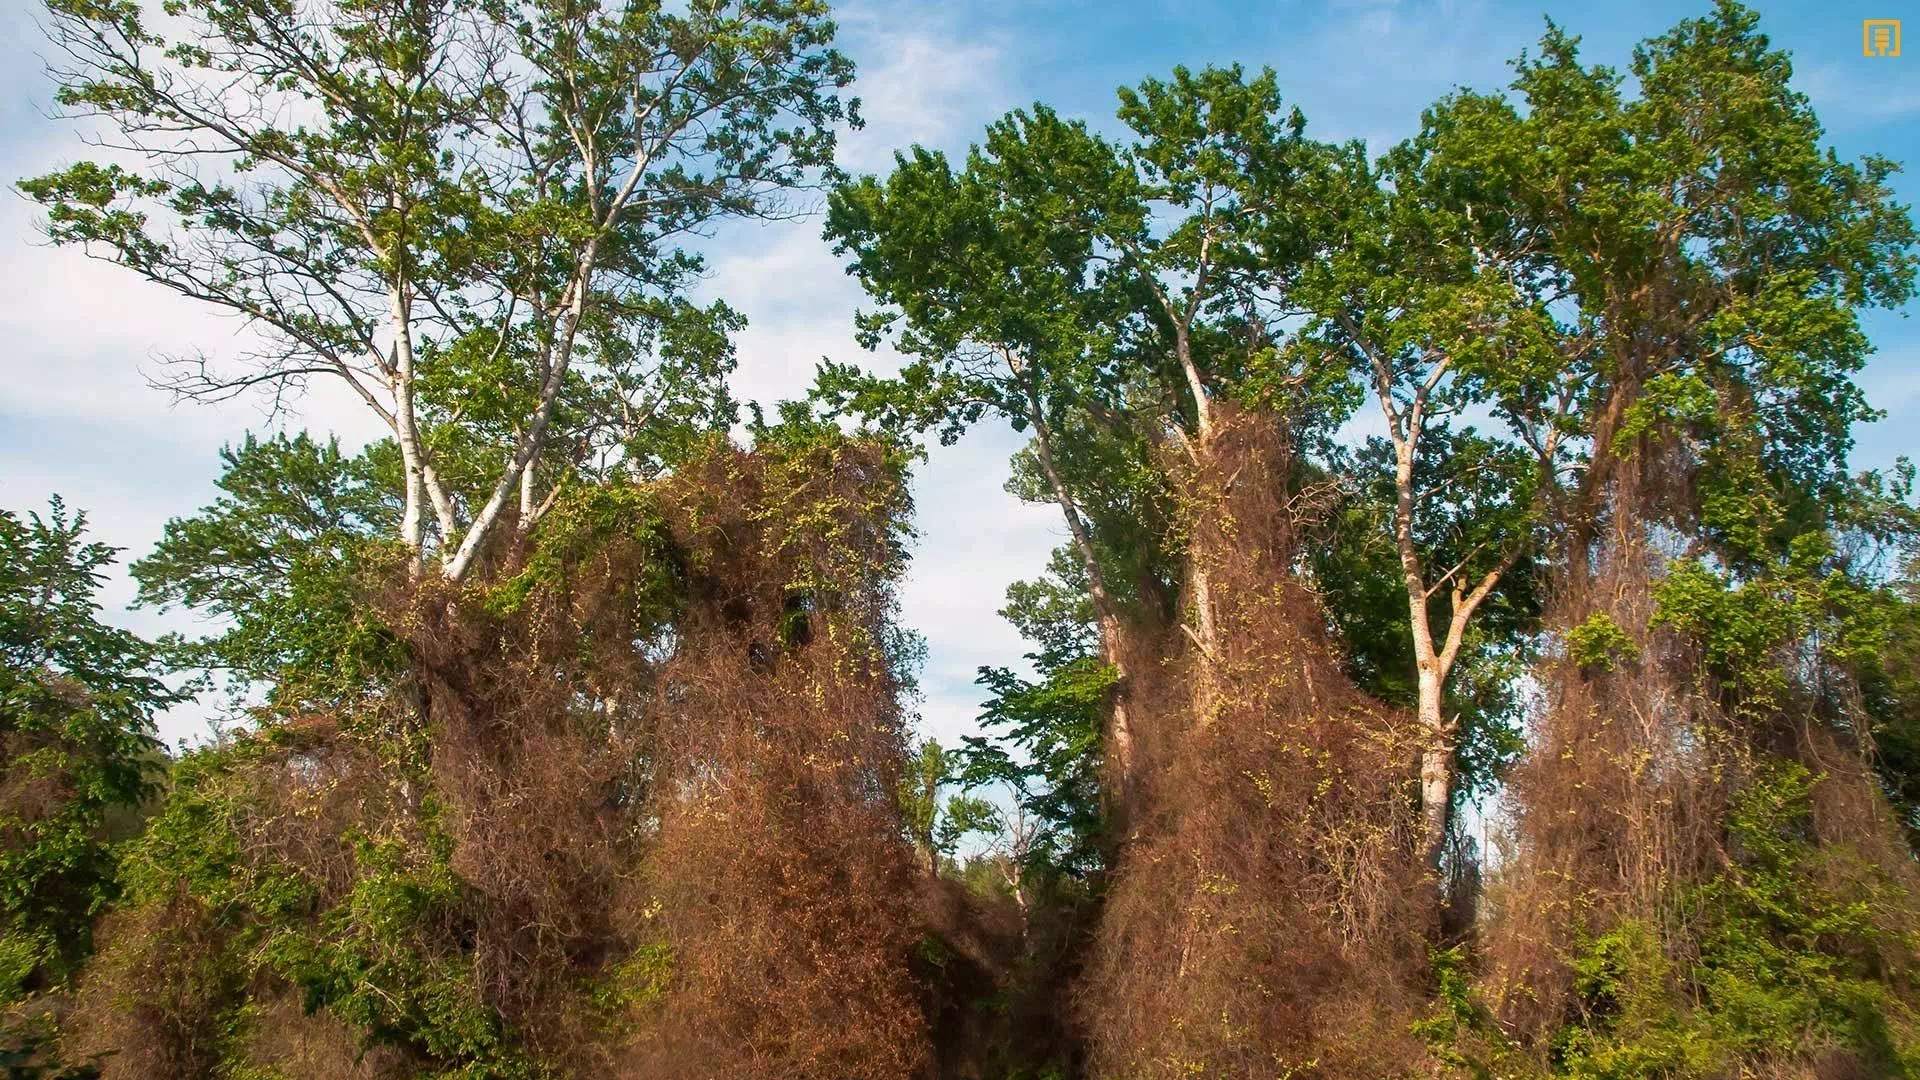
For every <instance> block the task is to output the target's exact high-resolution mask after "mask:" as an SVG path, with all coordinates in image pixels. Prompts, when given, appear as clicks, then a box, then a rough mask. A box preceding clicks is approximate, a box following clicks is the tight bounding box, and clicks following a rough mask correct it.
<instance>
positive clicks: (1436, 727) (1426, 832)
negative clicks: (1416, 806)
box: [1419, 665, 1453, 874]
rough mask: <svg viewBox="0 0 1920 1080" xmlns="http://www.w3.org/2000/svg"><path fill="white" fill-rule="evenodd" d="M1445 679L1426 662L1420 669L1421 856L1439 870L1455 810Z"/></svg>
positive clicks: (1436, 870)
mask: <svg viewBox="0 0 1920 1080" xmlns="http://www.w3.org/2000/svg"><path fill="white" fill-rule="evenodd" d="M1444 688H1445V680H1443V679H1442V678H1441V677H1440V674H1439V672H1437V671H1435V670H1432V669H1431V668H1429V667H1427V666H1425V665H1423V666H1422V669H1421V672H1420V705H1419V715H1420V729H1421V731H1422V732H1423V733H1424V734H1425V735H1426V739H1427V743H1426V746H1425V747H1424V748H1423V749H1422V750H1421V752H1420V824H1421V838H1420V857H1421V860H1422V861H1423V862H1424V863H1425V864H1426V865H1427V867H1428V868H1429V869H1431V870H1433V871H1434V872H1435V873H1436V874H1437V873H1438V872H1439V870H1440V858H1441V855H1442V854H1443V853H1444V852H1445V851H1446V846H1447V825H1448V823H1449V821H1450V819H1451V817H1452V813H1453V734H1452V730H1451V729H1450V728H1449V727H1448V725H1447V723H1446V720H1445V718H1444V717H1443V716H1442V715H1441V709H1440V706H1441V692H1442V691H1443V690H1444Z"/></svg>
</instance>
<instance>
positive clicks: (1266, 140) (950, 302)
mask: <svg viewBox="0 0 1920 1080" xmlns="http://www.w3.org/2000/svg"><path fill="white" fill-rule="evenodd" d="M1119 115H1120V119H1121V120H1122V121H1124V122H1125V124H1126V125H1127V126H1128V128H1129V129H1130V130H1131V132H1132V135H1133V136H1134V138H1133V140H1132V141H1131V142H1130V143H1128V144H1126V145H1118V144H1115V143H1112V142H1109V141H1108V140H1105V139H1103V138H1101V137H1099V136H1097V135H1095V134H1093V133H1091V132H1090V131H1088V130H1087V128H1086V126H1085V125H1084V124H1081V123H1078V122H1069V121H1065V120H1062V119H1061V118H1060V117H1059V116H1058V115H1057V114H1055V113H1054V112H1053V111H1051V110H1049V109H1047V108H1045V107H1044V106H1035V107H1034V108H1033V109H1031V110H1019V111H1016V112H1013V113H1011V114H1009V115H1008V116H1007V117H1005V118H1003V119H1002V120H1000V121H997V122H995V123H994V124H992V125H990V126H989V128H988V131H987V138H986V141H985V143H984V144H983V145H982V146H979V147H976V148H975V149H974V150H973V151H972V152H971V153H970V154H969V156H968V159H967V163H966V167H965V168H964V170H961V171H959V172H956V171H955V170H954V169H953V168H952V167H951V166H950V165H949V164H948V163H947V161H946V160H945V158H944V157H943V156H942V155H940V154H938V153H935V152H931V151H926V150H922V149H915V150H914V151H913V152H912V154H911V155H910V156H909V155H901V156H900V157H899V158H898V159H897V163H896V168H895V171H894V172H893V174H892V175H891V176H889V177H888V178H887V179H886V180H885V181H884V182H883V181H880V180H878V179H876V178H871V177H870V178H866V179H863V180H861V181H859V182H858V183H856V184H852V185H847V186H844V187H842V188H841V189H840V190H839V191H837V192H836V193H835V195H834V197H833V201H832V209H831V211H830V213H829V217H828V226H827V235H828V237H829V238H830V239H832V240H833V241H834V242H835V244H836V249H837V250H839V251H841V252H843V253H846V254H850V255H851V256H852V258H853V261H852V264H851V266H850V271H851V272H852V273H854V274H856V275H857V276H859V277H860V279H861V281H862V283H863V284H864V285H865V286H866V287H867V290H868V292H869V293H870V294H871V295H872V296H873V297H874V298H875V299H877V300H879V301H880V302H881V303H882V304H884V305H886V307H885V308H884V309H883V310H882V311H880V312H878V313H875V314H873V315H869V316H864V317H863V320H862V326H863V330H864V332H865V334H866V340H867V341H868V342H869V344H872V343H876V342H877V341H878V340H879V339H880V338H881V337H882V336H884V335H886V334H887V333H889V332H893V333H894V334H895V342H896V344H897V345H898V346H899V347H900V348H901V349H902V350H903V351H904V352H906V353H908V354H909V355H910V356H912V357H913V358H914V359H913V361H912V362H911V363H910V364H909V365H908V367H907V368H906V369H905V371H904V372H903V373H902V375H901V376H900V377H899V378H897V379H892V380H882V379H873V378H868V377H863V376H861V375H859V374H858V373H857V372H855V371H853V370H852V369H850V368H846V367H830V368H828V369H827V371H826V372H825V373H824V374H825V378H824V380H823V390H824V391H825V392H827V393H829V394H831V395H836V396H838V397H839V398H840V400H841V402H842V403H843V404H844V405H846V406H848V407H851V408H854V409H857V410H860V411H864V412H867V413H870V414H875V413H877V414H885V415H889V416H891V417H893V418H894V420H895V421H896V422H899V423H904V424H912V425H917V426H919V427H922V428H925V427H932V426H936V425H939V426H941V427H942V429H943V433H944V434H945V435H946V436H947V437H949V438H951V437H953V436H954V435H955V434H957V432H958V431H959V430H960V429H961V428H963V427H964V426H965V425H966V424H968V423H970V422H972V421H974V420H977V419H978V418H979V417H980V416H982V415H984V413H985V412H986V411H987V410H989V409H992V410H995V411H997V412H999V413H1000V414H1002V415H1004V416H1006V417H1007V418H1008V419H1009V420H1011V421H1012V422H1013V423H1014V424H1015V425H1016V427H1017V428H1019V429H1022V430H1024V429H1026V428H1029V427H1031V428H1032V429H1033V431H1034V440H1033V443H1032V447H1031V454H1030V456H1029V457H1028V458H1027V461H1028V463H1029V465H1030V469H1029V472H1028V481H1030V482H1025V483H1021V484H1020V485H1019V487H1020V488H1021V490H1022V491H1023V492H1026V493H1031V494H1041V495H1044V497H1047V498H1049V499H1051V501H1053V502H1055V503H1056V504H1057V505H1058V506H1059V507H1060V510H1061V512H1062V514H1063V516H1064V518H1065V520H1066V522H1067V526H1068V532H1069V535H1070V537H1071V538H1072V544H1073V550H1074V552H1075V553H1076V555H1077V556H1078V558H1079V560H1080V562H1081V564H1082V567H1083V570H1084V574H1085V580H1086V583H1087V588H1088V590H1089V592H1090V593H1091V596H1092V600H1093V608H1094V617H1095V621H1096V625H1097V626H1098V628H1099V632H1100V643H1101V658H1102V659H1103V660H1104V661H1105V662H1106V663H1107V664H1108V665H1110V666H1113V667H1114V668H1115V669H1116V670H1117V672H1118V674H1119V676H1120V677H1119V680H1118V682H1117V695H1116V700H1115V704H1114V707H1113V714H1112V725H1111V731H1110V743H1111V747H1110V748H1111V752H1112V753H1113V754H1114V756H1115V758H1116V759H1117V762H1118V764H1119V766H1120V771H1121V774H1122V776H1123V777H1124V776H1125V775H1127V774H1128V772H1129V770H1130V769H1131V767H1132V766H1131V760H1132V743H1133V735H1132V732H1131V730H1130V726H1129V720H1128V712H1127V707H1126V700H1127V676H1128V671H1127V670H1126V668H1127V664H1128V660H1127V657H1126V646H1125V643H1124V641H1123V629H1124V627H1125V625H1126V624H1127V623H1128V622H1129V621H1138V619H1139V617H1140V616H1141V615H1142V614H1143V613H1145V612H1148V611H1151V610H1152V609H1154V608H1155V607H1156V606H1158V605H1159V598H1158V597H1154V596H1151V595H1149V594H1151V593H1153V592H1155V591H1164V590H1155V589H1153V588H1152V587H1151V583H1152V582H1151V579H1152V578H1153V573H1152V570H1151V567H1152V566H1153V564H1155V563H1157V562H1160V561H1161V560H1159V559H1155V558H1153V557H1152V556H1151V555H1149V556H1148V557H1147V558H1146V559H1145V560H1144V562H1136V563H1135V565H1134V566H1133V567H1132V569H1133V570H1134V572H1133V573H1131V574H1127V573H1116V569H1117V566H1116V564H1124V563H1125V562H1126V561H1127V554H1121V555H1120V556H1119V557H1118V558H1116V557H1115V555H1116V553H1128V554H1131V555H1133V556H1134V557H1135V558H1136V559H1137V558H1138V557H1139V555H1140V553H1141V552H1142V550H1143V549H1147V550H1149V551H1150V550H1151V549H1152V548H1154V547H1159V548H1161V549H1162V550H1165V548H1166V546H1167V543H1168V539H1169V538H1168V537H1167V535H1166V533H1167V532H1170V531H1171V528H1170V525H1171V523H1170V514H1169V513H1168V512H1167V511H1165V510H1164V509H1159V508H1156V507H1155V506H1154V503H1155V501H1156V500H1159V499H1163V498H1164V490H1165V484H1164V479H1163V477H1162V476H1161V471H1162V469H1163V465H1162V462H1161V461H1160V460H1159V459H1158V455H1159V453H1160V451H1161V450H1162V449H1163V448H1166V449H1170V450H1171V451H1172V452H1173V453H1176V454H1183V455H1185V456H1186V457H1188V458H1189V459H1190V460H1192V461H1194V462H1196V463H1198V462H1200V461H1202V460H1204V459H1205V458H1206V456H1207V454H1208V453H1209V451H1208V446H1209V443H1210V440H1211V439H1212V437H1213V433H1214V431H1215V427H1216V424H1215V414H1216V411H1217V406H1216V403H1215V399H1216V398H1217V397H1219V396H1221V395H1232V394H1249V395H1252V394H1257V393H1260V392H1268V393H1271V392H1274V391H1279V393H1280V395H1282V396H1285V397H1286V398H1287V399H1288V401H1289V402H1290V404H1294V405H1298V404H1300V403H1302V402H1305V401H1307V400H1309V399H1315V400H1318V401H1319V402H1320V403H1323V404H1324V403H1326V399H1325V398H1324V391H1325V389H1326V387H1325V385H1324V382H1323V381H1321V380H1319V379H1318V378H1316V377H1315V375H1313V374H1307V373H1302V372H1298V371H1290V370H1278V369H1281V368H1283V367H1284V365H1281V364H1276V363H1273V361H1274V359H1275V358H1276V356H1277V355H1278V351H1277V349H1276V348H1275V343H1276V341H1278V340H1279V339H1281V338H1283V337H1284V336H1285V332H1284V330H1283V326H1284V324H1285V317H1286V315H1287V314H1288V313H1289V309H1288V307H1287V306H1286V303H1285V295H1286V292H1287V290H1288V288H1289V287H1290V285H1291V282H1292V280H1293V278H1294V275H1295V274H1296V273H1297V271H1298V269H1299V266H1300V264H1301V262H1302V260H1304V259H1305V258H1306V256H1307V253H1308V251H1309V242H1308V237H1307V236H1306V234H1305V233H1304V232H1303V231H1302V230H1300V229H1299V228H1297V227H1296V223H1295V218H1294V215H1293V214H1292V213H1291V208H1292V206H1293V202H1294V200H1297V199H1299V198H1301V197H1302V195H1303V193H1304V192H1306V191H1308V190H1310V189H1311V188H1312V186H1313V185H1314V184H1315V183H1317V181H1318V179H1319V177H1320V176H1321V173H1322V171H1323V169H1322V167H1323V165H1324V163H1325V161H1326V153H1325V148H1324V147H1322V146H1320V145H1319V144H1316V143H1313V142H1312V141H1311V140H1308V139H1307V138H1306V137H1305V135H1304V121H1303V120H1302V119H1301V118H1300V116H1299V114H1298V113H1297V111H1290V110H1286V109H1284V108H1283V106H1282V104H1281V101H1280V97H1279V93H1278V90H1277V88H1276V85H1275V79H1274V76H1273V73H1272V72H1265V73H1262V74H1260V75H1258V76H1255V77H1252V78H1249V77H1248V76H1247V75H1246V73H1245V72H1243V71H1242V70H1241V69H1239V68H1237V67H1235V68H1230V69H1216V68H1210V69H1207V70H1205V71H1201V72H1198V73H1193V72H1189V71H1187V70H1185V69H1176V71H1175V72H1174V75H1173V78H1172V79H1171V80H1170V81H1160V80H1148V81H1146V82H1144V83H1142V84H1141V85H1140V87H1139V88H1138V89H1137V90H1136V89H1129V90H1124V91H1122V93H1121V107H1120V113H1119ZM1316 395H1322V396H1321V397H1319V398H1316ZM1294 418H1295V419H1298V420H1299V421H1300V422H1301V423H1302V424H1303V426H1311V425H1314V424H1318V423H1323V422H1325V421H1327V420H1328V415H1327V414H1320V413H1318V412H1317V410H1316V409H1314V408H1306V407H1302V408H1299V409H1298V410H1297V415H1296V416H1295V417H1294ZM1074 459H1078V460H1079V461H1080V462H1081V463H1082V464H1083V466H1085V467H1083V468H1081V469H1079V470H1077V471H1078V475H1077V476H1076V475H1074V474H1075V472H1076V470H1075V469H1074V468H1073V467H1072V462H1073V460H1074ZM1115 466H1118V467H1117V468H1116V467H1115ZM1102 508H1105V509H1108V510H1111V511H1114V512H1113V513H1111V514H1109V515H1101V514H1100V513H1099V511H1100V510H1101V509H1102ZM1103 517H1104V520H1102V519H1103ZM1142 525H1145V526H1147V527H1148V529H1149V530H1152V529H1153V528H1155V527H1156V526H1157V527H1158V529H1159V531H1160V533H1161V535H1159V536H1152V537H1150V536H1147V535H1145V534H1143V533H1142V531H1141V526H1142ZM1103 533H1105V534H1106V535H1102V534H1103ZM1127 534H1130V535H1127ZM1188 577H1189V581H1188V583H1187V584H1188V585H1189V592H1190V594H1191V595H1190V601H1191V603H1190V608H1191V625H1186V632H1187V633H1189V634H1191V635H1193V636H1194V637H1195V638H1196V640H1198V641H1200V642H1202V654H1203V656H1210V655H1211V650H1210V647H1209V646H1208V643H1209V642H1210V641H1211V639H1212V636H1213V634H1214V629H1213V616H1212V604H1211V601H1210V599H1209V597H1208V595H1207V593H1208V587H1207V578H1206V572H1205V570H1204V567H1200V568H1198V569H1197V570H1196V569H1195V568H1192V567H1190V568H1189V570H1188ZM1129 579H1131V580H1129ZM1183 625H1184V622H1183ZM1203 663H1204V661H1203Z"/></svg>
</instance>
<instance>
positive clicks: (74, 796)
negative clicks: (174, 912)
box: [0, 499, 178, 1005]
mask: <svg viewBox="0 0 1920 1080" xmlns="http://www.w3.org/2000/svg"><path fill="white" fill-rule="evenodd" d="M85 529H86V517H85V515H84V514H72V513H69V512H68V511H67V510H66V508H65V506H64V505H62V504H61V502H60V501H59V500H58V499H55V500H54V501H53V504H52V507H51V509H50V510H49V512H48V514H47V516H46V517H44V518H42V517H41V516H40V515H38V514H32V515H29V516H28V517H27V519H26V520H24V521H23V520H21V519H20V518H18V517H16V516H15V515H13V514H12V513H10V512H6V511H0V1005H4V1004H6V1003H8V1002H10V1001H12V1000H14V999H15V998H17V997H18V996H19V995H20V994H21V993H23V992H24V991H29V990H35V989H43V988H47V987H50V986H55V985H59V984H62V983H64V982H66V981H67V980H68V979H69V978H70V977H71V975H72V974H73V972H74V970H75V968H76V967H77V966H78V964H79V963H80V962H81V961H82V960H83V959H84V958H85V957H86V955H87V953H88V951H89V950H90V948H91V943H92V930H93V921H94V918H95V917H96V916H98V915H99V914H100V912H101V911H102V910H103V909H104V908H105V907H106V905H107V904H109V903H110V902H112V901H113V899H114V898H115V897H116V896H118V894H119V884H118V881H117V877H116V865H117V861H118V856H117V852H116V850H115V847H114V845H113V844H112V842H111V840H112V838H111V836H110V835H109V825H110V816H111V815H113V814H115V813H122V814H124V813H126V812H128V811H131V810H133V809H134V808H136V807H138V806H139V805H140V804H141V803H143V802H144V801H145V800H146V799H147V798H148V797H149V796H150V795H151V794H152V793H153V791H154V790H155V778H156V775H157V774H158V773H159V772H160V771H161V767H162V762H163V760H164V759H163V757H162V755H161V753H160V746H159V743H158V742H157V741H156V740H155V739H154V737H153V715H154V713H155V712H156V711H157V710H159V709H161V708H164V707H166V706H167V705H170V704H173V703H174V702H175V701H177V700H178V697H177V695H176V694H175V693H174V692H172V691H171V690H169V689H168V688H167V687H166V686H165V685H164V684H163V683H162V682H161V681H160V679H159V677H158V665H157V663H156V657H155V653H154V649H153V647H152V646H151V645H149V644H148V643H146V642H144V641H142V640H140V639H139V638H138V637H135V636H134V635H132V634H130V633H127V632H126V631H124V630H119V629H116V628H114V627H111V626H107V625H105V624H103V623H102V622H101V621H100V619H99V613H100V609H99V604H98V602H97V601H96V600H95V594H96V592H97V591H98V589H99V587H100V583H101V580H102V577H103V573H104V570H105V568H106V566H107V565H108V564H109V563H110V562H111V561H112V559H113V549H111V548H109V547H107V546H106V545H104V544H99V543H90V542H87V541H86V540H85V539H84V534H85Z"/></svg>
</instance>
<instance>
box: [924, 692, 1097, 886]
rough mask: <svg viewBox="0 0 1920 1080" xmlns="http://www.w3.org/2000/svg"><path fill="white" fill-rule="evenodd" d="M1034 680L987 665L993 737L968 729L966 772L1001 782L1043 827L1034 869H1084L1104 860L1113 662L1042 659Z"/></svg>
mask: <svg viewBox="0 0 1920 1080" xmlns="http://www.w3.org/2000/svg"><path fill="white" fill-rule="evenodd" d="M1042 670H1043V677H1042V679H1041V681H1039V682H1029V681H1027V680H1025V679H1021V678H1019V677H1018V676H1016V675H1014V673H1013V672H1011V671H1009V670H1007V669H1006V668H991V667H983V668H981V669H980V678H979V679H978V680H977V681H978V682H979V684H980V685H982V686H984V687H986V688H987V690H988V691H989V692H990V693H991V694H992V695H993V696H992V697H991V698H989V699H988V700H987V701H986V702H985V704H984V705H983V707H982V712H981V714H980V726H981V727H982V728H983V729H985V730H986V731H987V732H988V734H987V735H986V736H978V735H969V736H966V740H965V741H966V749H964V750H962V751H961V755H962V757H963V758H964V760H965V762H966V764H965V767H964V772H963V774H962V775H963V776H964V777H965V779H966V782H967V783H968V784H969V785H971V786H986V785H991V784H995V783H998V784H1002V785H1004V786H1006V787H1007V789H1009V790H1010V791H1011V792H1013V795H1014V797H1015V798H1017V799H1018V800H1019V801H1020V802H1021V804H1022V806H1023V808H1024V809H1025V811H1026V813H1027V814H1028V815H1029V816H1030V817H1031V819H1032V820H1033V821H1034V822H1035V823H1036V824H1037V826H1038V834H1037V836H1035V837H1034V838H1033V840H1032V842H1030V843H1029V844H1028V848H1029V850H1028V852H1027V853H1026V854H1027V856H1028V858H1029V859H1030V860H1032V861H1033V863H1034V864H1035V865H1034V866H1033V867H1031V868H1030V869H1033V870H1039V871H1051V872H1065V873H1067V874H1070V875H1074V876H1083V875H1086V874H1088V873H1091V872H1093V871H1094V870H1097V869H1099V868H1100V866H1101V865H1102V857H1101V843H1102V840H1103V837H1104V836H1105V835H1106V834H1105V830H1104V829H1103V828H1102V821H1103V813H1102V811H1103V808H1102V805H1101V785H1100V740H1101V734H1102V731H1103V730H1104V725H1105V714H1106V706H1107V702H1108V700H1109V699H1110V698H1111V697H1112V694H1113V686H1114V671H1113V668H1112V667H1110V666H1109V665H1107V664H1106V663H1104V662H1102V661H1100V660H1099V659H1098V658H1096V657H1093V656H1091V655H1085V654H1083V655H1081V656H1078V657H1075V658H1071V659H1066V660H1063V661H1061V662H1058V663H1053V664H1046V663H1044V660H1043V668H1042Z"/></svg>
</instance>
